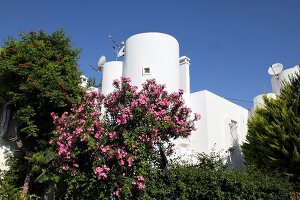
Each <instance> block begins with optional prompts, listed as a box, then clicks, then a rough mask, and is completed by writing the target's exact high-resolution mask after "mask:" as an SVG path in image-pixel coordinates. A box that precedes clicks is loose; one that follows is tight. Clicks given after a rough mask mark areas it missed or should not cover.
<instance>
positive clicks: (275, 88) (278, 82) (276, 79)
mask: <svg viewBox="0 0 300 200" xmlns="http://www.w3.org/2000/svg"><path fill="white" fill-rule="evenodd" d="M296 72H299V68H298V66H295V67H292V68H289V69H286V70H283V71H282V72H281V73H280V74H279V75H278V76H272V78H271V84H272V92H274V93H277V94H278V93H280V90H281V88H282V83H283V81H287V82H289V76H292V75H293V74H295V73H296Z"/></svg>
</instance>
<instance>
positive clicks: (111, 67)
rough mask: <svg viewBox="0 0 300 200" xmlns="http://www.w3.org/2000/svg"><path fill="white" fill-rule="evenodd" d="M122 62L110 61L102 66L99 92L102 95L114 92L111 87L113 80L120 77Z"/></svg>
mask: <svg viewBox="0 0 300 200" xmlns="http://www.w3.org/2000/svg"><path fill="white" fill-rule="evenodd" d="M122 69H123V62H122V61H111V62H107V63H105V64H104V66H103V73H102V89H101V92H102V93H103V94H104V95H107V94H109V93H110V92H112V91H114V89H115V88H114V87H113V85H112V83H113V80H115V79H119V80H120V78H121V77H122Z"/></svg>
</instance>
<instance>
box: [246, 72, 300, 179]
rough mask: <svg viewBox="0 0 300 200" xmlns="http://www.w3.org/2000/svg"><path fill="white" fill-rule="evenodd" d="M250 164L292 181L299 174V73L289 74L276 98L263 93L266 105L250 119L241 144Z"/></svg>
mask: <svg viewBox="0 0 300 200" xmlns="http://www.w3.org/2000/svg"><path fill="white" fill-rule="evenodd" d="M242 150H243V153H244V155H245V160H246V163H247V164H248V165H251V164H254V165H256V166H258V167H259V168H266V169H268V170H276V171H279V172H282V173H283V174H285V175H288V176H289V177H290V178H291V179H290V180H292V181H296V182H299V178H300V155H299V153H300V76H299V74H296V75H295V76H293V77H290V83H289V84H288V83H284V86H283V88H282V90H281V92H280V94H279V95H277V97H276V99H271V98H267V97H266V96H265V97H264V106H263V107H261V108H257V109H256V110H255V113H254V116H253V117H252V118H250V119H249V121H248V135H247V140H246V143H245V144H243V146H242Z"/></svg>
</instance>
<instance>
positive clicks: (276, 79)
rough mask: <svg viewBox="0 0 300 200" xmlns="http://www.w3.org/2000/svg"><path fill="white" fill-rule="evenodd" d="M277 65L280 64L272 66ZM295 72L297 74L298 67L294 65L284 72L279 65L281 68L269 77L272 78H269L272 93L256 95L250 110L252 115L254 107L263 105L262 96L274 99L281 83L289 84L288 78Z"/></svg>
mask: <svg viewBox="0 0 300 200" xmlns="http://www.w3.org/2000/svg"><path fill="white" fill-rule="evenodd" d="M277 64H280V63H276V64H274V65H277ZM280 65H281V64H280ZM272 66H273V65H272ZM272 66H271V67H270V68H269V70H270V69H272ZM277 66H278V65H277ZM271 72H272V71H271ZM297 72H299V65H296V66H294V67H292V68H289V69H285V70H283V66H282V65H281V68H280V69H279V70H277V71H276V72H272V73H271V75H272V77H271V85H272V92H270V93H265V94H260V95H257V96H256V97H254V99H253V102H254V106H253V109H252V113H253V112H254V110H255V108H256V107H261V106H263V105H264V100H263V96H267V97H268V98H276V95H277V94H279V93H280V90H281V88H282V86H283V83H284V82H287V83H289V81H290V80H289V77H291V76H293V75H294V74H295V73H297Z"/></svg>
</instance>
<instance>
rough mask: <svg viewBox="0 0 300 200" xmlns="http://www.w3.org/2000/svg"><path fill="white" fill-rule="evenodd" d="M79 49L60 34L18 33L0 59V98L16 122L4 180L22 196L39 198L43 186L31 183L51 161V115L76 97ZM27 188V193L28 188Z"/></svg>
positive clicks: (6, 46)
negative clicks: (11, 156) (20, 192)
mask: <svg viewBox="0 0 300 200" xmlns="http://www.w3.org/2000/svg"><path fill="white" fill-rule="evenodd" d="M78 53H79V50H78V49H74V48H73V47H72V44H71V41H70V39H69V38H68V37H67V36H66V35H65V33H64V31H62V30H59V31H56V32H54V33H52V34H47V33H45V32H43V31H39V32H29V33H21V34H20V38H19V39H14V38H9V39H7V40H6V41H5V42H4V45H3V47H2V49H1V53H0V97H1V100H2V102H5V103H8V104H9V106H10V108H11V110H12V113H13V117H14V118H15V119H16V120H17V122H18V123H17V136H16V138H15V143H16V147H17V151H16V152H15V154H14V157H13V159H10V162H9V165H10V170H9V171H8V172H6V174H5V175H4V177H5V178H6V179H7V181H8V182H9V183H10V184H12V185H15V186H16V187H17V188H22V193H23V195H27V194H28V193H36V194H39V193H43V192H44V191H43V190H44V189H45V188H47V187H48V186H47V183H44V184H39V183H38V182H36V181H35V179H36V177H38V176H39V175H40V174H41V173H42V172H43V171H44V170H45V169H46V168H47V164H48V162H49V161H50V160H51V159H52V157H53V155H51V153H49V151H48V150H47V149H48V148H49V139H50V133H51V131H52V130H53V120H52V117H51V115H50V113H51V112H56V113H63V112H64V111H67V110H69V109H70V107H71V104H72V103H73V102H75V101H76V100H77V99H78V98H79V97H80V96H81V94H80V93H81V92H83V91H81V89H80V88H79V86H78V84H79V83H80V72H79V70H78V65H77V60H78ZM29 186H30V187H29Z"/></svg>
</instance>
